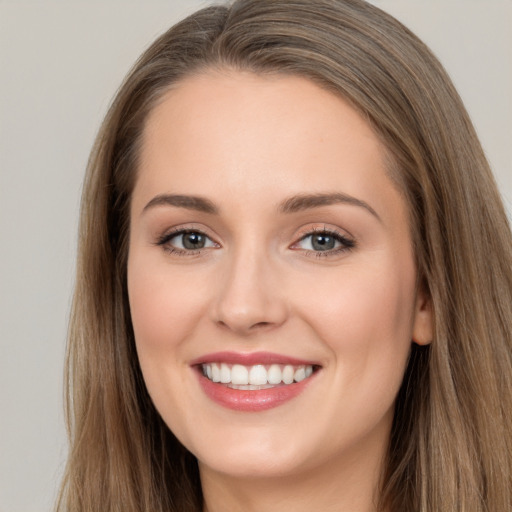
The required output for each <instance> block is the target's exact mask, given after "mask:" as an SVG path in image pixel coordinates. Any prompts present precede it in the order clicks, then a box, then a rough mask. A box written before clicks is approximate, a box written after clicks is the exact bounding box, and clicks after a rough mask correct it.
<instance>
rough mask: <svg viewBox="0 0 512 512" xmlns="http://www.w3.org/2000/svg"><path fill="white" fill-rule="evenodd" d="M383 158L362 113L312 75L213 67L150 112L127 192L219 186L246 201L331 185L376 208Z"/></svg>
mask: <svg viewBox="0 0 512 512" xmlns="http://www.w3.org/2000/svg"><path fill="white" fill-rule="evenodd" d="M386 161H387V159H386V150H385V148H384V146H383V145H382V143H381V142H380V139H379V138H378V137H377V135H376V134H375V133H374V131H373V129H372V128H371V126H370V125H369V124H368V123H367V122H366V121H365V120H364V119H363V118H362V117H361V115H360V114H359V113H358V112H356V110H355V109H353V108H352V107H351V106H350V105H349V104H348V103H347V102H345V101H344V100H343V99H341V98H340V97H338V96H337V95H334V94H333V93H331V92H329V91H327V90H325V89H322V88H321V87H319V86H318V85H316V84H315V83H313V82H311V81H310V80H307V79H305V78H302V77H298V76H288V75H270V76H269V75H264V76H260V75H256V74H253V73H250V72H238V71H237V72H235V71H222V72H221V71H211V72H205V73H202V74H199V75H194V76H191V77H188V78H186V79H185V80H183V81H181V82H179V83H178V84H176V85H175V86H173V87H172V89H170V90H169V91H168V92H167V93H166V94H165V96H164V97H163V98H162V100H161V101H160V102H159V104H158V105H157V106H156V107H155V108H154V109H153V111H152V112H151V114H150V115H149V117H148V119H147V123H146V126H145V130H144V136H143V144H142V151H141V158H140V168H139V177H138V183H137V186H136V192H137V194H135V195H137V196H141V195H142V196H144V197H145V198H146V200H150V199H151V195H156V194H159V193H181V194H194V195H205V196H208V195H210V194H215V195H216V196H217V197H219V194H220V195H221V196H222V197H221V199H222V198H225V199H229V200H235V199H236V197H239V198H241V201H243V202H244V204H245V205H247V206H248V205H249V204H250V201H252V200H255V201H258V200H259V201H262V200H263V199H264V200H268V201H274V202H275V203H277V202H279V201H280V200H281V199H282V197H283V196H285V195H286V196H289V195H294V194H303V193H306V192H307V193H316V192H318V193H324V192H326V191H331V190H335V191H337V192H343V193H347V194H352V195H355V196H363V197H362V199H364V200H365V201H369V200H371V201H375V203H376V205H377V206H378V203H379V202H380V201H381V199H382V198H380V197H379V194H378V193H377V192H379V190H382V189H383V187H389V186H390V180H389V179H388V177H387V172H386ZM135 199H136V200H137V198H135Z"/></svg>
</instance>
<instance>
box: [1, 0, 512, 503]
mask: <svg viewBox="0 0 512 512" xmlns="http://www.w3.org/2000/svg"><path fill="white" fill-rule="evenodd" d="M208 3H209V2H207V1H202V0H166V1H163V0H146V1H143V0H138V1H133V0H124V1H114V0H104V1H102V2H100V1H92V0H89V1H84V0H81V1H78V0H61V1H50V0H40V1H27V0H12V1H5V0H3V1H2V0H0V78H1V81H0V92H1V94H0V247H1V258H2V259H1V265H0V322H1V326H0V332H1V339H0V512H32V511H34V512H35V511H49V510H51V508H52V503H53V501H54V498H55V493H56V488H57V485H58V481H59V478H60V476H61V474H62V470H63V466H64V462H65V456H66V439H65V429H64V422H63V414H62V367H63V356H64V346H65V335H66V327H67V315H68V312H69V304H70V297H71V293H72V283H73V269H74V258H75V243H76V236H75V231H76V227H77V216H78V202H79V196H80V187H81V180H82V175H83V170H84V167H85V164H86V160H87V155H88V152H89V149H90V146H91V144H92V141H93V138H94V135H95V132H96V130H97V129H98V126H99V123H100V121H101V119H102V117H103V115H104V113H105V111H106V108H107V106H108V104H109V101H110V99H111V98H112V96H113V94H114V92H115V91H116V89H117V87H118V85H119V83H120V81H121V80H122V78H123V76H124V74H125V73H126V71H127V70H128V69H129V67H130V66H131V64H132V63H133V61H134V60H135V58H136V57H137V56H138V55H139V53H140V52H141V51H142V50H143V49H144V48H145V47H146V46H147V45H148V44H149V43H150V42H151V41H152V40H153V39H154V38H155V37H156V36H157V35H158V34H160V33H161V32H162V31H163V30H164V29H166V28H167V27H169V26H170V25H171V24H172V23H173V22H175V21H177V20H178V19H180V18H181V17H183V16H184V15H185V14H188V13H190V12H192V11H193V10H195V9H196V8H198V7H202V6H205V5H207V4H208ZM373 3H375V4H376V5H378V6H380V7H382V8H383V9H385V10H387V11H388V12H390V13H392V14H394V15H395V16H397V17H398V18H399V19H401V20H402V21H403V22H405V23H406V24H407V25H408V26H409V27H410V28H412V29H413V30H414V31H415V32H416V33H417V34H418V35H419V36H420V37H422V38H423V39H424V40H425V41H426V42H427V43H428V44H429V45H430V46H431V47H432V49H433V50H434V52H435V53H436V54H437V55H438V56H439V57H440V59H441V61H442V62H443V63H444V64H445V66H446V68H447V69H448V71H449V72H450V74H451V76H452V78H453V80H454V81H455V84H456V86H457V87H458V88H459V91H460V93H461V95H462V97H463V99H464V101H465V102H466V105H467V108H468V110H469V112H470V114H471V115H472V117H473V120H474V123H475V125H476V127H477V130H478V132H479V134H480V137H481V140H482V142H483V145H484V148H485V150H486V152H487V155H488V157H489V159H490V161H491V164H492V166H493V169H494V171H495V174H496V177H497V180H498V182H499V184H500V187H501V190H502V194H503V196H504V198H505V202H506V205H507V208H508V210H509V211H511V210H512V207H511V205H512V149H511V146H512V128H511V121H512V94H511V91H512V30H511V27H512V0H429V1H428V2H427V1H424V0H374V1H373Z"/></svg>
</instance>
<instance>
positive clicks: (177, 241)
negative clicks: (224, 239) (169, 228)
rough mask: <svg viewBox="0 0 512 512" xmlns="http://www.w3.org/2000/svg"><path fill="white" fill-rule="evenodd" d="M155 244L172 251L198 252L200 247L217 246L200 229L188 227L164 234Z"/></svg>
mask: <svg viewBox="0 0 512 512" xmlns="http://www.w3.org/2000/svg"><path fill="white" fill-rule="evenodd" d="M157 245H161V246H164V247H165V248H166V249H167V250H169V251H170V252H173V253H174V252H176V253H190V252H199V251H200V250H201V249H206V248H209V247H217V244H216V243H215V242H214V241H213V240H212V239H211V238H210V237H208V236H207V235H205V234H204V233H202V232H201V231H197V230H189V229H182V230H179V231H174V232H172V233H169V234H167V235H164V236H163V237H161V238H160V239H159V240H158V242H157Z"/></svg>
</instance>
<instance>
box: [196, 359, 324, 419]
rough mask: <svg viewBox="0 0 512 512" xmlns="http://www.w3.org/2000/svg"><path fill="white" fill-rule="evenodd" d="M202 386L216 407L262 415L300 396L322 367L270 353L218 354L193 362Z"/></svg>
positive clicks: (310, 362) (314, 379) (314, 363)
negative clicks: (262, 412)
mask: <svg viewBox="0 0 512 512" xmlns="http://www.w3.org/2000/svg"><path fill="white" fill-rule="evenodd" d="M191 367H192V368H195V374H196V375H197V377H198V379H199V384H200V387H201V388H202V390H203V392H204V393H205V395H206V396H207V397H208V398H209V399H210V400H211V401H213V402H214V403H216V404H217V405H220V406H222V407H224V408H227V409H231V410H234V411H238V412H260V411H265V410H268V409H272V408H274V407H278V406H281V405H283V404H285V403H286V402H288V401H290V400H292V399H294V398H295V397H297V396H299V395H301V394H302V393H303V392H304V391H305V390H306V389H307V388H308V387H309V385H310V383H312V382H313V381H316V380H317V378H316V377H317V376H318V375H319V374H320V373H321V371H320V370H321V369H322V367H321V366H320V365H319V364H318V363H316V362H313V361H306V360H301V359H295V358H293V357H289V356H285V355H279V354H273V353H269V352H256V353H239V352H217V353H214V354H208V355H204V356H201V358H198V359H195V360H194V361H191Z"/></svg>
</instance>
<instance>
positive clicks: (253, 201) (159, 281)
mask: <svg viewBox="0 0 512 512" xmlns="http://www.w3.org/2000/svg"><path fill="white" fill-rule="evenodd" d="M415 285H416V269H415V264H414V255H413V250H412V244H411V236H410V231H409V225H408V217H407V211H406V205H405V203H404V200H403V197H402V196H401V194H400V193H399V192H398V190H397V189H396V187H395V186H394V185H393V183H392V181H391V180H390V179H389V177H388V175H387V173H386V171H385V151H384V149H383V147H382V145H381V143H380V142H379V140H378V138H377V137H376V136H375V134H374V133H373V132H372V130H371V128H370V127H369V125H368V124H367V123H366V122H365V121H364V120H363V119H362V118H361V117H360V116H359V115H358V113H356V111H355V110H353V109H352V108H351V107H350V106H349V105H348V104H347V103H345V102H344V101H342V100H341V99H340V98H338V97H337V96H335V95H333V94H331V93H329V92H326V91H325V90H323V89H320V88H319V87H318V86H316V85H314V84H313V83H311V82H310V81H308V80H306V79H304V78H299V77H290V76H286V77H285V76H274V77H261V76H256V75H254V74H251V73H242V72H234V71H233V72H228V71H226V72H224V73H220V72H217V73H214V72H211V73H204V74H202V75H199V76H194V77H191V78H188V79H186V80H184V81H182V82H181V83H179V84H178V85H177V86H175V87H174V88H173V89H172V90H170V91H169V92H168V93H167V95H166V96H165V97H164V100H163V101H162V102H161V103H160V104H159V105H158V106H157V107H156V108H155V109H154V111H153V112H152V113H151V115H150V116H149V118H148V121H147V125H146V127H145V132H144V138H143V146H142V151H141V160H140V168H139V174H138V178H137V182H136V186H135V189H134V192H133V198H132V205H131V224H130V246H129V257H128V291H129V298H130V307H131V314H132V320H133V328H134V332H135V339H136V345H137V351H138V356H139V360H140V365H141V368H142V372H143V375H144V379H145V382H146V385H147V389H148V391H149V393H150V395H151V398H152V400H153V402H154V404H155V406H156V408H157V409H158V411H159V413H160V414H161V416H162V418H163V419H164V421H165V422H166V423H167V425H168V426H169V428H170V429H171V430H172V431H173V432H174V433H175V435H176V436H177V437H178V438H179V439H180V440H181V442H182V443H183V444H184V445H185V446H186V447H187V448H188V449H189V450H190V451H191V452H192V453H194V454H195V455H196V456H197V457H198V459H199V463H200V466H201V468H203V469H204V468H208V469H210V470H211V471H216V472H221V473H227V474H231V475H238V476H264V475H270V476H278V475H290V474H293V473H294V472H297V471H305V470H313V469H314V468H320V467H322V466H323V467H330V468H335V467H336V465H338V464H340V465H341V464H346V463H347V461H354V460H362V459H361V458H363V459H364V458H368V457H370V458H371V457H374V458H375V457H381V456H382V455H383V453H384V450H385V448H386V444H387V440H388V437H389V432H390V427H391V422H392V416H393V408H394V401H395V397H396V394H397V392H398V389H399V386H400V384H401V381H402V377H403V374H404V370H405V366H406V362H407V358H408V354H409V350H410V345H411V339H414V340H415V341H416V342H418V343H426V342H428V341H429V338H430V313H429V308H428V304H427V303H426V301H425V299H424V297H423V296H422V294H418V293H417V292H416V286H415ZM205 374H206V375H205ZM219 380H220V381H221V382H219Z"/></svg>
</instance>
